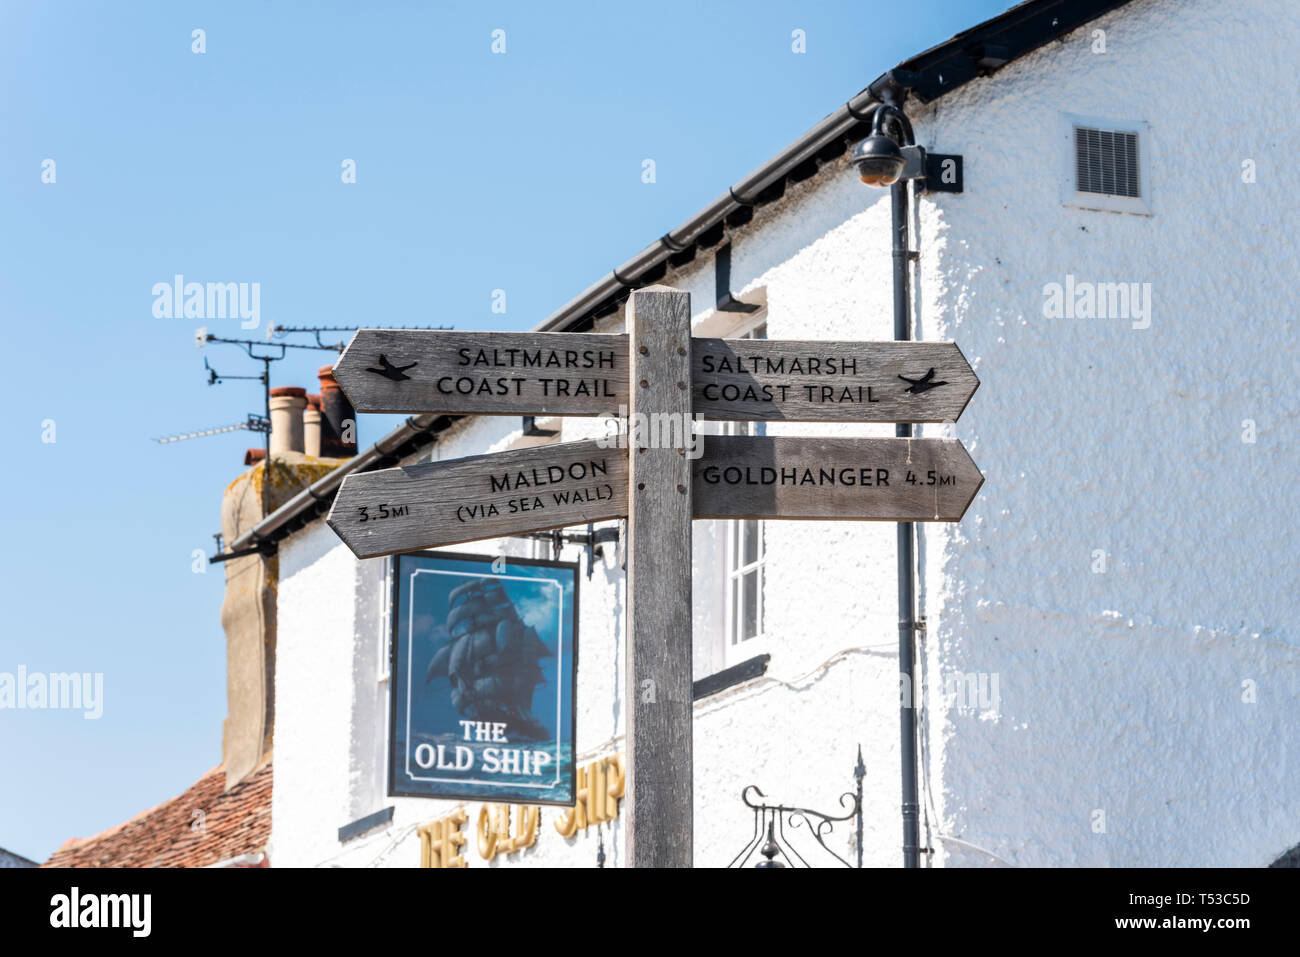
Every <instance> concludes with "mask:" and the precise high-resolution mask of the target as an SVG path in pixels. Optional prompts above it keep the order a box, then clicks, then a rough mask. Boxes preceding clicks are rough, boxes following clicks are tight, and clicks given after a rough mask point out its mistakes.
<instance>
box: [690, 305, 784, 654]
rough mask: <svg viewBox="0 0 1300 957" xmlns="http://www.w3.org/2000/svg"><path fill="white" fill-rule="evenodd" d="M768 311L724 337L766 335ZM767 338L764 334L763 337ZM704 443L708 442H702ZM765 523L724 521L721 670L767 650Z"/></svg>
mask: <svg viewBox="0 0 1300 957" xmlns="http://www.w3.org/2000/svg"><path fill="white" fill-rule="evenodd" d="M766 326H767V310H766V309H764V310H762V311H761V312H759V313H758V314H757V315H754V316H748V317H746V321H745V322H744V324H743V325H738V326H737V327H736V328H735V329H733V330H731V331H730V333H729V334H728V335H726V336H725V337H724V338H727V339H753V338H755V336H754V332H755V331H756V330H758V329H760V328H761V329H764V333H766ZM763 338H766V335H764V336H763ZM718 425H719V426H720V432H721V434H723V435H763V434H765V432H766V428H765V426H766V423H764V422H722V423H718ZM705 441H706V442H707V439H706V440H705ZM765 525H766V523H765V522H763V521H762V520H761V519H723V520H721V530H722V533H723V535H724V536H725V541H724V545H723V548H722V567H721V569H720V571H721V576H720V577H721V583H722V628H721V630H720V631H721V633H720V635H719V639H720V643H721V649H720V651H721V654H720V658H721V662H722V667H724V668H729V667H731V666H732V665H736V664H739V663H740V662H742V661H745V660H747V659H749V658H753V657H754V656H755V655H760V654H763V653H764V651H766V650H767V642H768V637H769V636H768V632H767V618H766V611H767V610H766V607H765V601H764V597H765V594H764V593H765V592H766V590H767V589H766V587H765V586H766V578H767V547H766V546H767V534H766V531H767V530H766V527H765ZM747 528H752V529H753V531H754V533H755V534H756V535H757V536H758V551H757V556H758V557H757V559H756V560H755V561H753V562H748V563H746V562H744V557H743V550H742V549H743V541H742V536H743V534H744V532H745V529H747ZM749 575H754V576H756V579H757V581H756V592H757V595H756V597H757V602H756V607H755V613H756V615H757V626H758V627H757V631H756V633H755V634H754V635H753V636H752V637H750V638H742V637H739V634H740V629H741V625H742V619H741V611H740V608H739V607H738V606H739V605H740V601H741V599H742V595H743V593H742V592H741V589H742V588H743V584H741V583H743V581H744V579H745V577H747V576H749Z"/></svg>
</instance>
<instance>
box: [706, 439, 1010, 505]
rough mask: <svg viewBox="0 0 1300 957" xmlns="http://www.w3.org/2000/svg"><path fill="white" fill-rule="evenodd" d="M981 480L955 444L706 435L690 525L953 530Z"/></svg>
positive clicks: (954, 442) (936, 441)
mask: <svg viewBox="0 0 1300 957" xmlns="http://www.w3.org/2000/svg"><path fill="white" fill-rule="evenodd" d="M983 483H984V476H983V475H981V474H980V471H979V468H978V467H977V466H976V465H975V463H974V461H972V460H971V457H970V455H969V454H968V453H967V452H966V449H965V447H963V446H962V444H961V442H959V441H957V440H956V439H839V438H836V439H822V438H803V437H798V436H749V435H727V436H721V435H716V436H715V435H710V436H707V437H705V439H704V454H703V456H702V457H701V458H699V459H697V460H696V462H695V468H694V476H693V483H692V490H693V500H694V507H695V517H696V518H775V519H809V520H817V521H885V522H957V521H960V520H961V517H962V516H963V515H964V514H965V513H966V508H967V507H968V506H969V505H970V503H971V500H972V499H973V498H974V497H975V493H976V492H978V491H979V487H980V486H981V485H982V484H983Z"/></svg>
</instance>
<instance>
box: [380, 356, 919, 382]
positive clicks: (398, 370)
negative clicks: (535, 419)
mask: <svg viewBox="0 0 1300 957" xmlns="http://www.w3.org/2000/svg"><path fill="white" fill-rule="evenodd" d="M379 365H380V366H381V368H378V369H376V368H375V367H374V366H366V371H367V372H373V373H375V374H376V375H381V376H383V377H384V378H385V379H392V380H393V381H394V382H401V381H402V380H403V379H409V378H410V376H409V375H407V374H406V370H407V369H410V368H411V367H413V366H418V365H419V363H418V362H412V363H410V364H409V365H404V366H395V365H393V364H392V363H391V362H389V361H388V356H386V355H384V354H383V353H382V352H381V353H380V354H379ZM930 371H931V372H933V371H934V370H933V369H931V370H930Z"/></svg>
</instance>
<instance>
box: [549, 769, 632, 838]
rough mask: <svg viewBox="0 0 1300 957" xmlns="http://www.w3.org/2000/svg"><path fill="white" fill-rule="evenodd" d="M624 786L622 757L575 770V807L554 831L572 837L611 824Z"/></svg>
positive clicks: (616, 813) (563, 816)
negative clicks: (596, 826)
mask: <svg viewBox="0 0 1300 957" xmlns="http://www.w3.org/2000/svg"><path fill="white" fill-rule="evenodd" d="M626 786H627V780H626V777H625V775H624V773H623V755H621V754H618V755H614V756H613V757H609V758H598V759H597V760H595V761H592V762H591V763H590V764H586V765H584V766H582V767H580V768H578V795H577V797H578V800H577V803H576V804H575V805H574V806H573V807H571V808H569V809H568V810H566V811H564V812H563V814H562V815H561V817H560V820H558V821H556V822H555V829H556V830H557V831H559V832H560V834H561V835H562V836H563V837H573V835H575V834H577V833H578V831H580V830H581V831H585V830H586V829H587V828H588V827H590V826H591V825H593V824H603V823H604V822H606V821H612V820H614V819H615V818H616V817H618V801H619V798H621V797H622V796H623V792H624V789H625V788H626Z"/></svg>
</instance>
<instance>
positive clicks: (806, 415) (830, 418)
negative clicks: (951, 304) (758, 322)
mask: <svg viewBox="0 0 1300 957" xmlns="http://www.w3.org/2000/svg"><path fill="white" fill-rule="evenodd" d="M691 355H692V358H693V365H694V368H693V370H692V374H691V389H692V393H693V398H694V411H695V412H696V413H697V414H703V416H704V417H705V418H706V419H745V420H769V421H786V422H955V421H956V420H957V418H958V417H959V416H960V415H961V413H962V410H963V409H965V408H966V403H968V402H969V401H970V398H971V396H972V395H974V394H975V390H976V389H977V388H979V379H978V378H977V377H976V375H975V372H974V370H973V369H971V367H970V363H968V362H967V361H966V357H965V356H963V355H962V353H961V350H960V349H958V348H957V344H956V343H955V342H823V341H817V340H810V341H804V342H800V341H795V340H784V339H703V338H697V339H692V340H691Z"/></svg>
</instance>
